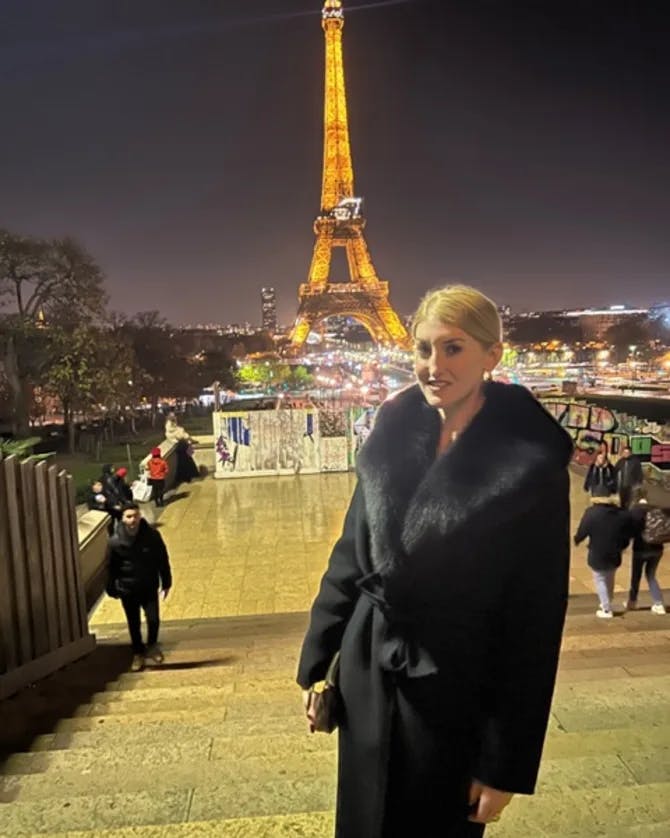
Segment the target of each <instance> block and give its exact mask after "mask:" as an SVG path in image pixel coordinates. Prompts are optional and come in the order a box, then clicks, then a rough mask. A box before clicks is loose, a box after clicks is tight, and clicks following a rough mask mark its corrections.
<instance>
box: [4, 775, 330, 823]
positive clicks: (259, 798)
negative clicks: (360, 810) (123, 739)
mask: <svg viewBox="0 0 670 838" xmlns="http://www.w3.org/2000/svg"><path fill="white" fill-rule="evenodd" d="M333 805H334V785H333V782H332V778H331V777H328V778H325V779H324V780H320V779H319V778H313V777H307V778H305V779H297V780H296V779H294V778H290V779H287V778H284V777H281V776H278V775H277V774H275V776H274V777H273V779H272V782H270V783H266V784H265V785H262V786H259V785H258V784H257V783H256V781H255V780H250V781H248V782H245V783H242V782H239V783H236V784H235V785H234V786H231V785H223V786H217V785H214V786H207V787H206V788H196V789H182V790H168V791H160V790H156V791H153V790H152V791H137V792H125V793H123V792H122V793H116V794H102V795H99V794H92V795H88V796H83V795H75V796H68V797H53V798H44V799H41V800H40V805H39V806H36V805H35V801H33V800H25V801H22V800H16V801H14V802H13V803H11V805H8V806H0V835H3V836H4V835H7V836H24V835H31V836H33V835H40V834H44V833H53V832H67V831H68V830H84V831H85V830H87V829H91V825H92V824H95V829H94V830H92V832H91V833H89V834H96V835H97V834H99V832H100V831H101V830H104V829H109V828H112V827H129V826H149V825H163V826H168V825H170V827H171V828H172V826H173V825H174V824H175V823H180V822H183V821H186V820H192V821H201V820H214V819H227V818H249V817H258V816H268V817H269V816H275V815H286V814H291V813H293V814H297V813H304V812H323V811H329V810H331V809H332V808H333ZM169 834H172V833H169ZM232 834H234V833H232Z"/></svg>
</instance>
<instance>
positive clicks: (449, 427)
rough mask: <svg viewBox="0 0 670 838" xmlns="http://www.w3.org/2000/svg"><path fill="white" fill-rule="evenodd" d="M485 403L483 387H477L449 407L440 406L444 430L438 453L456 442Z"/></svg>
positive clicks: (439, 410)
mask: <svg viewBox="0 0 670 838" xmlns="http://www.w3.org/2000/svg"><path fill="white" fill-rule="evenodd" d="M483 404H484V389H483V387H477V388H475V389H474V390H473V391H472V392H471V393H468V395H467V396H465V398H463V399H462V400H461V401H459V402H456V404H453V405H449V407H448V408H442V407H441V408H438V412H439V414H440V417H441V419H442V431H441V433H440V442H439V445H438V454H441V453H442V452H443V451H445V450H446V449H447V448H448V447H449V446H450V445H451V444H452V443H454V442H455V441H456V440H457V439H458V437H459V436H460V434H462V433H463V431H464V430H465V428H467V426H468V425H469V424H470V422H471V421H472V420H473V418H474V417H475V416H476V415H477V413H479V411H480V410H481V408H482V406H483Z"/></svg>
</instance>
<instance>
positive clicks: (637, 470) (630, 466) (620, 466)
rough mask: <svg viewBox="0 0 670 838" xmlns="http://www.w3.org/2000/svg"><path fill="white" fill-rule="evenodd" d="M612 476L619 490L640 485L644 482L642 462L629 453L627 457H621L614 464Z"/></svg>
mask: <svg viewBox="0 0 670 838" xmlns="http://www.w3.org/2000/svg"><path fill="white" fill-rule="evenodd" d="M614 478H615V480H616V485H617V488H618V489H619V490H621V489H631V488H632V487H633V486H641V485H642V483H643V482H644V475H643V473H642V463H641V462H640V461H639V460H638V458H637V457H636V456H635V455H634V454H629V455H628V457H621V459H620V460H617V464H616V465H615V466H614Z"/></svg>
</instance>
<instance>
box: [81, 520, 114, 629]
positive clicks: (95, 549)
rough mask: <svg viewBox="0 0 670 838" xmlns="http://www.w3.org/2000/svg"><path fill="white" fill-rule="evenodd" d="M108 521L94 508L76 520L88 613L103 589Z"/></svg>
mask: <svg viewBox="0 0 670 838" xmlns="http://www.w3.org/2000/svg"><path fill="white" fill-rule="evenodd" d="M109 521H110V517H109V515H108V514H107V513H106V512H97V511H95V510H90V511H88V512H85V513H84V514H83V515H82V516H81V517H80V518H79V520H78V521H77V531H78V536H79V567H80V569H81V577H82V580H83V582H84V592H85V597H86V609H87V611H88V612H89V614H90V612H91V609H92V608H93V606H94V605H95V604H96V602H97V601H98V600H99V599H100V597H101V596H102V594H103V593H104V591H105V581H106V570H105V550H106V549H107V541H108V539H109V531H108V526H109Z"/></svg>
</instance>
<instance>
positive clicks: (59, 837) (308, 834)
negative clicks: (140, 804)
mask: <svg viewBox="0 0 670 838" xmlns="http://www.w3.org/2000/svg"><path fill="white" fill-rule="evenodd" d="M333 823H334V818H333V814H332V812H300V813H298V814H294V815H273V816H269V817H258V818H232V819H230V820H211V821H190V822H188V823H173V824H168V825H167V826H163V825H150V826H132V827H121V828H119V829H96V830H94V831H80V830H76V831H68V832H58V833H55V832H50V833H47V834H48V836H49V838H91V836H93V835H95V836H100V838H279V836H281V838H316V836H324V837H325V836H327V835H331V834H332V832H333Z"/></svg>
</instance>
